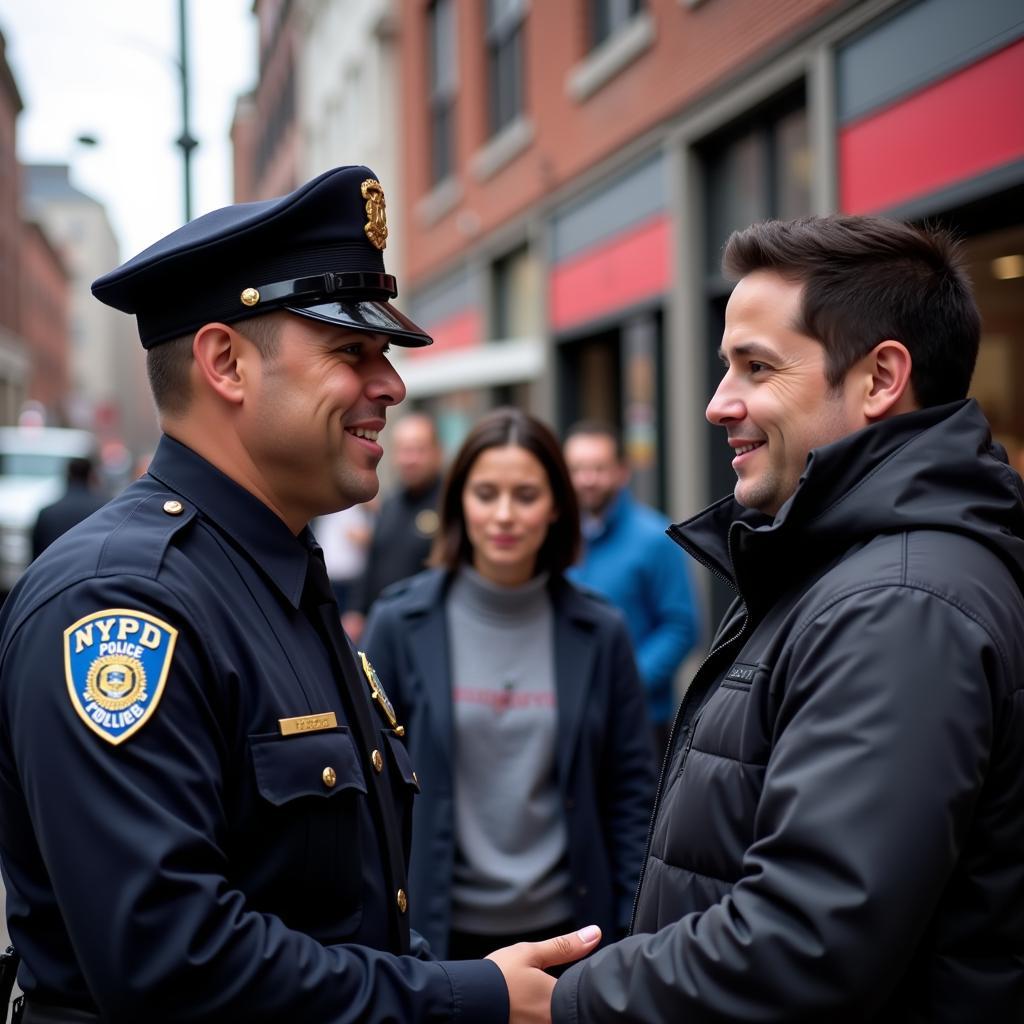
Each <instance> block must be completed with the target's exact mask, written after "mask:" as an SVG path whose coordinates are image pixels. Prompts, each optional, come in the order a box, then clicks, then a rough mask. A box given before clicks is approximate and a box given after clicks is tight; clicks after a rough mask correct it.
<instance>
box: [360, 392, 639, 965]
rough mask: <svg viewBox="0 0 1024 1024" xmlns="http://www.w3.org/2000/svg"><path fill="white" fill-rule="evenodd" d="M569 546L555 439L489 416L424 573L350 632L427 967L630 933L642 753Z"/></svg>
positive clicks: (569, 513) (466, 448) (625, 648)
mask: <svg viewBox="0 0 1024 1024" xmlns="http://www.w3.org/2000/svg"><path fill="white" fill-rule="evenodd" d="M578 546H579V513H578V508H577V504H576V498H575V494H574V491H573V488H572V484H571V482H570V479H569V474H568V470H567V469H566V466H565V462H564V460H563V458H562V454H561V450H560V448H559V445H558V442H557V441H556V439H555V438H554V436H553V435H552V434H551V431H550V430H549V429H548V428H547V427H546V426H544V424H542V423H541V422H540V421H539V420H537V419H535V418H534V417H532V416H529V415H527V414H525V413H523V412H520V411H518V410H516V409H498V410H496V411H494V412H493V413H491V414H489V415H488V416H486V417H485V418H484V419H482V420H481V421H480V422H479V423H478V424H477V425H476V426H475V427H474V428H473V430H472V431H471V432H470V434H469V436H468V437H467V438H466V440H465V442H464V443H463V445H462V447H461V449H460V450H459V452H458V454H457V455H456V457H455V459H454V461H453V463H452V466H451V469H450V471H449V475H448V479H447V481H446V483H445V487H444V491H443V494H442V499H441V526H440V530H439V533H438V537H437V540H436V542H435V547H434V552H433V555H432V564H433V565H434V566H435V568H433V569H431V570H428V571H427V572H424V573H420V574H419V575H418V576H415V577H413V578H411V579H409V580H405V581H403V582H402V583H398V584H396V585H395V586H394V587H392V588H391V590H390V591H385V593H384V594H383V595H382V597H381V598H380V599H379V600H378V601H377V603H376V604H375V605H374V608H373V611H372V613H371V615H370V618H369V620H368V622H367V626H366V633H365V634H364V637H363V646H364V649H365V650H366V653H367V654H368V656H369V658H370V659H371V661H372V662H373V664H374V665H375V667H376V669H377V671H378V674H379V676H380V678H381V680H382V683H383V685H384V687H385V688H386V689H387V690H388V692H389V694H390V695H391V697H392V700H393V702H394V705H395V710H396V712H397V714H398V719H399V721H400V722H401V723H402V724H404V726H405V729H406V741H407V745H408V748H409V751H410V754H411V756H412V761H413V764H414V766H415V767H416V769H417V773H418V777H419V781H420V785H421V787H422V792H421V794H420V795H419V796H418V797H417V798H416V801H415V805H414V811H413V814H414V825H413V847H412V859H411V866H410V872H409V913H410V921H411V924H412V927H413V928H415V929H416V930H417V931H419V932H420V933H421V934H422V935H423V936H424V937H425V938H426V939H427V940H428V941H429V943H430V945H431V948H432V949H433V952H434V953H435V954H436V955H437V956H439V957H448V958H463V957H480V956H485V955H486V954H487V953H489V952H491V951H492V950H494V949H497V948H499V947H501V946H505V945H509V944H511V943H514V942H518V941H522V940H533V939H535V938H542V937H547V936H549V935H555V934H559V933H560V932H562V931H569V930H572V929H575V928H579V927H582V926H583V925H586V924H591V923H594V924H598V925H600V927H601V929H602V932H603V936H604V941H605V942H610V941H614V940H615V939H616V938H619V937H621V936H622V935H624V934H625V932H626V930H627V928H628V926H629V923H630V917H631V915H632V908H633V895H634V891H635V889H636V885H637V881H638V878H639V874H640V867H641V865H642V863H643V858H644V852H645V847H646V842H647V829H648V822H649V819H650V814H651V803H652V800H653V795H654V777H655V767H654V753H653V748H652V746H651V741H650V728H649V725H648V722H647V718H646V710H645V702H644V695H643V692H642V688H641V684H640V681H639V678H638V675H637V670H636V665H635V662H634V659H633V652H632V648H631V646H630V642H629V639H628V635H627V632H626V627H625V624H624V622H623V620H622V619H621V618H620V616H619V614H618V612H616V611H615V610H614V609H612V607H611V606H610V605H608V604H606V603H605V602H604V601H603V599H601V598H598V597H596V596H595V595H592V594H590V593H589V592H583V591H581V590H579V589H577V588H576V587H574V586H573V585H572V584H570V583H569V582H568V581H567V580H566V579H565V578H564V576H563V572H564V570H565V569H566V568H567V567H568V566H569V565H570V564H571V563H572V562H573V560H574V558H575V556H576V553H577V549H578Z"/></svg>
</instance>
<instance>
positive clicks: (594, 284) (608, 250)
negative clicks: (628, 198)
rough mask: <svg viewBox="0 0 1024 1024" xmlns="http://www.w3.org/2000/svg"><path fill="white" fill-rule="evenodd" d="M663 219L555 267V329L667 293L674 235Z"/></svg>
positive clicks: (553, 294)
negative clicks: (672, 237) (672, 236)
mask: <svg viewBox="0 0 1024 1024" xmlns="http://www.w3.org/2000/svg"><path fill="white" fill-rule="evenodd" d="M670 230H671V228H670V224H669V220H668V218H667V217H663V216H659V217H657V218H656V219H655V220H650V221H647V222H646V223H644V224H643V225H641V226H640V227H638V228H633V229H632V230H630V231H627V232H625V233H623V234H620V235H617V236H616V237H615V238H613V239H611V240H610V241H607V242H604V243H602V244H600V245H597V246H595V247H594V248H592V249H588V250H587V251H586V252H584V253H582V254H580V255H579V256H574V257H572V258H571V259H568V260H566V261H565V262H564V263H562V264H560V265H559V266H558V267H556V268H555V270H554V273H553V274H552V277H551V325H552V327H553V328H554V329H555V330H556V331H559V330H565V328H567V327H573V326H575V325H576V324H581V323H585V322H586V321H588V320H594V319H596V318H597V317H599V316H603V315H606V314H608V313H613V312H614V311H615V310H617V309H622V308H624V307H626V306H630V305H632V304H633V303H635V302H640V301H641V300H643V299H649V298H651V297H652V296H655V295H661V294H662V293H663V292H665V291H666V290H667V289H668V287H669V285H670V283H671V279H672V269H671V257H670V253H671V235H670Z"/></svg>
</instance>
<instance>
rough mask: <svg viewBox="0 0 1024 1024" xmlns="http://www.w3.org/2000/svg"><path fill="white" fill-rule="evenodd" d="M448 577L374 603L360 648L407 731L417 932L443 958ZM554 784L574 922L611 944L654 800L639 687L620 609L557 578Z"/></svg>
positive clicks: (449, 788)
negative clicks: (414, 777)
mask: <svg viewBox="0 0 1024 1024" xmlns="http://www.w3.org/2000/svg"><path fill="white" fill-rule="evenodd" d="M449 580H450V576H449V575H448V573H446V572H444V571H442V570H431V571H428V572H425V573H420V575H418V576H415V577H413V578H412V579H411V580H407V581H404V582H402V583H397V584H395V585H394V586H393V587H391V588H390V589H388V590H386V591H384V594H383V595H382V596H381V598H380V599H379V600H378V601H377V602H376V604H375V605H374V606H373V609H372V610H371V613H370V618H369V620H368V622H367V625H366V631H365V633H364V635H363V645H364V647H365V649H366V651H367V653H368V654H369V656H370V658H371V660H372V661H373V664H374V666H375V667H376V669H377V671H378V673H379V675H380V677H381V679H382V681H383V683H384V686H385V687H386V688H387V690H388V693H389V695H390V696H391V698H392V700H393V701H394V703H395V706H396V710H397V712H398V715H399V720H400V721H403V722H404V724H405V726H406V741H407V743H408V746H409V752H410V754H411V755H412V759H413V763H414V764H415V765H416V769H417V772H418V774H419V777H420V784H421V786H422V791H421V793H420V796H419V797H418V798H417V800H416V805H415V807H414V809H413V847H412V858H411V861H410V866H409V891H410V915H411V921H412V926H413V927H414V928H415V929H416V930H417V931H419V932H420V933H421V934H422V935H423V936H424V937H425V938H426V939H427V940H428V941H429V943H430V945H431V948H432V949H433V951H434V952H435V953H436V954H437V955H439V956H444V955H445V952H446V950H447V945H448V933H449V930H450V916H451V915H450V909H451V892H450V888H451V886H450V883H451V878H452V870H453V864H454V859H455V824H454V817H455V812H454V806H455V805H454V787H453V781H452V763H451V751H452V750H453V744H454V736H453V727H452V699H451V673H450V668H449V646H448V629H447V621H446V614H445V593H446V589H447V583H448V581H449ZM551 599H552V605H553V611H554V618H555V687H556V691H557V701H558V750H557V753H556V765H557V771H558V784H559V787H560V789H561V792H562V796H563V800H564V806H565V812H566V816H567V818H568V833H569V870H570V873H571V876H572V879H573V884H574V889H573V894H572V896H573V903H574V911H575V913H574V917H575V920H576V921H577V923H578V924H579V925H584V924H590V923H593V924H598V925H600V926H601V929H602V930H603V932H604V936H605V939H606V940H612V939H614V938H615V937H617V936H619V935H623V934H625V929H626V928H627V927H628V925H629V920H630V916H631V914H632V910H633V898H634V894H635V890H636V883H637V878H638V876H639V872H640V866H641V864H642V862H643V856H644V847H645V844H646V841H647V829H648V823H649V821H650V812H651V803H652V800H653V795H654V784H655V783H654V776H655V766H654V752H653V748H652V745H651V739H650V727H649V724H648V719H647V714H646V710H645V707H644V698H643V690H642V688H641V687H640V684H639V681H638V679H637V675H636V666H635V663H634V660H633V652H632V649H631V646H630V643H629V637H628V635H627V633H626V629H625V626H624V624H623V622H622V619H621V617H620V616H619V615H618V613H617V612H616V611H615V610H614V609H612V608H610V607H608V606H607V605H606V604H605V603H604V602H603V601H602V600H601V599H599V598H596V597H594V596H592V595H588V594H584V593H583V592H581V591H579V590H578V589H577V588H576V587H573V586H572V585H571V584H568V583H566V582H565V581H564V580H557V581H554V582H553V583H552V585H551Z"/></svg>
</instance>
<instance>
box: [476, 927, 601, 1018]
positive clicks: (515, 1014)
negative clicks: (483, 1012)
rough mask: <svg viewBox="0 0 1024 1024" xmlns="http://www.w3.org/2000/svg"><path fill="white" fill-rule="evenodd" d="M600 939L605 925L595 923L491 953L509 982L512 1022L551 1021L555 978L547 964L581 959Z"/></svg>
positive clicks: (553, 964) (566, 962)
mask: <svg viewBox="0 0 1024 1024" xmlns="http://www.w3.org/2000/svg"><path fill="white" fill-rule="evenodd" d="M600 941H601V929H600V928H598V927H597V925H593V924H592V925H588V926H587V927H586V928H581V929H580V930H579V931H578V932H570V933H569V934H568V935H558V936H556V937H555V938H553V939H545V940H544V941H543V942H517V943H516V944H515V945H514V946H506V947H505V948H504V949H496V950H495V951H494V952H493V953H491V955H490V956H489V957H487V959H488V960H493V961H494V962H495V963H496V964H497V965H498V968H499V970H500V971H501V973H502V974H503V975H504V976H505V984H506V985H507V986H508V1005H509V1015H508V1019H509V1024H550V1021H551V993H552V991H553V990H554V987H555V979H554V978H552V977H551V975H550V974H547V973H545V971H544V968H545V967H554V966H555V965H556V964H568V963H572V961H573V960H579V958H580V957H581V956H586V954H587V953H589V952H591V951H592V950H593V949H594V948H595V947H596V946H597V944H598V942H600Z"/></svg>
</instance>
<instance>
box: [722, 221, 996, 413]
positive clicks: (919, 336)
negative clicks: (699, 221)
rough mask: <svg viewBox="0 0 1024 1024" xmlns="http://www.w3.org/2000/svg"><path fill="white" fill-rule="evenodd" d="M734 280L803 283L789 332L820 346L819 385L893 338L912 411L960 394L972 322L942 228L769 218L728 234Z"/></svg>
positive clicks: (951, 244) (959, 261) (956, 257)
mask: <svg viewBox="0 0 1024 1024" xmlns="http://www.w3.org/2000/svg"><path fill="white" fill-rule="evenodd" d="M722 267H723V269H724V270H725V273H726V274H727V275H728V276H730V277H733V278H736V279H739V278H741V277H745V276H746V275H747V274H751V273H753V272H754V271H756V270H768V271H772V272H774V273H777V274H780V275H781V276H782V277H784V278H787V279H788V280H791V281H796V282H799V283H801V284H803V286H804V292H803V301H802V307H801V311H800V322H799V323H797V324H793V325H792V326H793V327H794V329H795V330H797V331H799V332H800V333H802V334H806V335H808V336H809V337H812V338H815V339H816V340H817V341H819V342H820V343H821V344H822V346H823V347H824V349H825V366H826V375H827V378H828V382H829V385H830V386H831V387H833V388H837V387H839V385H840V384H841V383H842V380H843V378H844V377H845V375H846V372H847V371H848V370H849V369H850V367H851V366H853V364H854V363H855V362H856V361H857V360H858V359H861V358H862V357H863V356H865V355H867V353H868V352H870V351H871V350H872V349H873V348H874V347H875V346H876V345H877V344H878V343H879V342H881V341H885V340H886V339H890V338H891V339H893V340H895V341H899V342H902V343H903V344H904V345H905V346H906V347H907V350H908V351H909V352H910V355H911V359H912V360H913V369H912V371H911V386H912V388H913V391H914V397H915V398H916V400H917V403H918V404H919V405H920V406H921V407H927V406H932V405H941V404H943V403H945V402H953V401H956V400H957V399H961V398H964V397H965V396H966V394H967V390H968V388H969V387H970V384H971V375H972V374H973V372H974V363H975V361H976V359H977V357H978V344H979V341H980V337H981V317H980V315H979V313H978V307H977V305H976V304H975V301H974V296H973V294H972V293H971V285H970V281H969V279H968V277H967V273H966V271H965V269H964V262H963V254H962V250H961V247H960V245H959V243H958V242H957V241H956V240H955V239H954V238H953V237H952V235H950V234H949V233H948V232H947V231H945V230H942V229H930V228H929V229H923V228H918V227H914V226H913V225H911V224H904V223H902V222H900V221H894V220H885V219H883V218H879V217H850V216H842V215H833V216H829V217H801V218H799V219H798V220H791V221H778V220H770V221H764V222H762V223H759V224H753V225H751V226H750V227H749V228H744V229H743V230H742V231H735V232H733V234H732V235H731V236H730V238H729V240H728V242H727V243H726V246H725V254H724V256H723V258H722Z"/></svg>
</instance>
